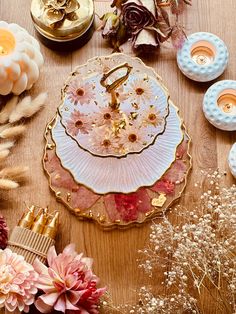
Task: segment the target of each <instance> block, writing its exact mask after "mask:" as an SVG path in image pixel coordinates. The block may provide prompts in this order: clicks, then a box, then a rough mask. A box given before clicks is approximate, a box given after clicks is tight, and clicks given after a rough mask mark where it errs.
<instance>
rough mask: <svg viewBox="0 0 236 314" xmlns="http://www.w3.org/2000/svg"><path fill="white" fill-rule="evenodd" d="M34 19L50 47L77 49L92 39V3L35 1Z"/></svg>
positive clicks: (40, 34) (66, 0)
mask: <svg viewBox="0 0 236 314" xmlns="http://www.w3.org/2000/svg"><path fill="white" fill-rule="evenodd" d="M31 17H32V20H33V22H34V26H35V29H36V30H37V32H38V35H39V38H40V39H41V41H42V42H43V43H44V44H45V45H47V46H49V47H50V48H56V49H60V48H65V47H66V48H70V49H71V48H78V47H81V46H82V45H84V44H85V43H86V42H87V41H88V40H89V39H90V38H91V36H92V33H93V21H94V4H93V0H32V2H31Z"/></svg>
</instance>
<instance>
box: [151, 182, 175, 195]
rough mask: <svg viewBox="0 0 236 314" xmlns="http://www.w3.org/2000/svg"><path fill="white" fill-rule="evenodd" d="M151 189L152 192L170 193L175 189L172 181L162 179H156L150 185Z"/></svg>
mask: <svg viewBox="0 0 236 314" xmlns="http://www.w3.org/2000/svg"><path fill="white" fill-rule="evenodd" d="M151 190H152V191H154V192H158V193H164V194H166V195H171V194H173V193H174V191H175V184H174V183H173V182H170V181H168V180H165V179H163V180H161V181H158V182H157V183H156V184H155V185H154V186H152V187H151Z"/></svg>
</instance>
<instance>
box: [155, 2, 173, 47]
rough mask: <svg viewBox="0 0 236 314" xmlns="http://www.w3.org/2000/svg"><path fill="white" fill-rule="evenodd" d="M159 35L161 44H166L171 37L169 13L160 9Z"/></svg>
mask: <svg viewBox="0 0 236 314" xmlns="http://www.w3.org/2000/svg"><path fill="white" fill-rule="evenodd" d="M157 33H158V38H159V40H160V42H165V41H166V40H167V39H168V38H169V37H170V35H171V27H170V20H169V16H168V13H167V12H166V11H165V10H164V9H162V8H160V7H157Z"/></svg>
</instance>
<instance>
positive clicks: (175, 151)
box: [43, 54, 191, 228]
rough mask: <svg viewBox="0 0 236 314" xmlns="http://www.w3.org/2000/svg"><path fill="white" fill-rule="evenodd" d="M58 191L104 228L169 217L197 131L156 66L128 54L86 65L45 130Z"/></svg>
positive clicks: (183, 183)
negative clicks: (190, 131) (191, 132)
mask: <svg viewBox="0 0 236 314" xmlns="http://www.w3.org/2000/svg"><path fill="white" fill-rule="evenodd" d="M45 139H46V147H45V155H44V159H43V164H44V168H45V170H46V172H47V174H48V177H49V182H50V188H51V189H52V191H53V192H54V193H55V195H56V197H57V199H58V200H60V201H62V202H63V203H64V204H65V205H66V206H67V207H68V208H69V209H70V210H71V211H73V212H74V213H75V214H76V215H77V216H78V217H80V218H88V219H92V220H95V221H97V222H98V223H99V224H100V225H102V226H103V227H104V228H112V227H115V226H117V227H128V226H130V225H134V224H136V225H137V224H140V223H142V222H144V221H146V220H147V219H150V218H154V217H156V216H158V215H162V214H163V213H164V212H165V211H166V210H167V208H169V207H170V206H171V204H173V202H174V201H175V200H176V199H178V198H179V197H180V196H181V194H182V192H183V190H184V188H185V186H186V182H187V175H188V172H189V170H190V168H191V156H190V155H189V142H190V139H189V136H188V134H187V133H186V130H185V128H184V126H183V123H182V120H181V119H180V117H179V115H178V108H177V107H176V106H174V104H173V103H172V101H171V100H170V98H169V93H168V90H167V88H166V87H165V86H164V84H163V82H162V80H161V79H160V77H159V76H158V75H157V74H156V73H155V72H154V70H153V69H152V68H149V67H147V66H145V65H144V63H143V62H142V61H141V60H140V59H138V58H131V57H129V56H127V55H124V54H112V55H111V56H107V57H96V58H94V59H91V60H89V61H88V62H87V63H86V64H85V65H82V66H79V67H77V68H76V70H75V71H74V72H73V73H72V74H71V75H70V77H69V78H68V80H67V82H66V84H65V87H64V89H63V91H62V103H61V104H60V106H59V108H58V112H57V114H56V115H55V117H54V118H53V120H52V121H51V122H50V123H49V124H48V125H47V128H46V131H45Z"/></svg>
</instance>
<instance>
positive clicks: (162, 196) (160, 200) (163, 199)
mask: <svg viewBox="0 0 236 314" xmlns="http://www.w3.org/2000/svg"><path fill="white" fill-rule="evenodd" d="M165 202H166V196H165V194H160V196H159V197H158V198H153V199H152V206H155V207H162V206H163V205H164V204H165Z"/></svg>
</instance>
